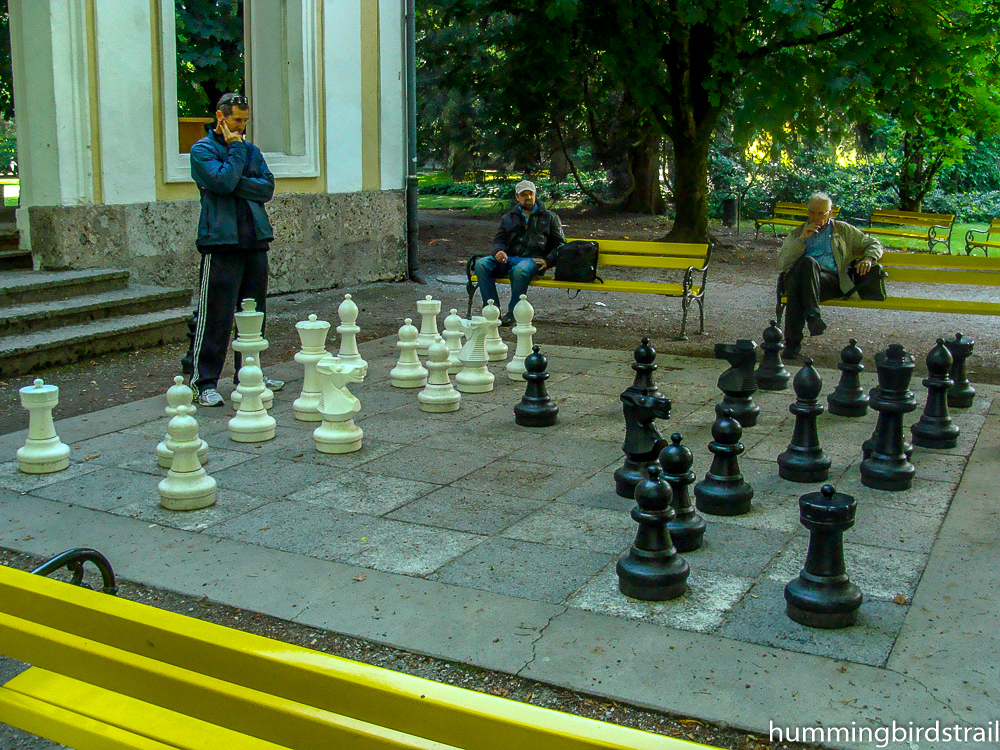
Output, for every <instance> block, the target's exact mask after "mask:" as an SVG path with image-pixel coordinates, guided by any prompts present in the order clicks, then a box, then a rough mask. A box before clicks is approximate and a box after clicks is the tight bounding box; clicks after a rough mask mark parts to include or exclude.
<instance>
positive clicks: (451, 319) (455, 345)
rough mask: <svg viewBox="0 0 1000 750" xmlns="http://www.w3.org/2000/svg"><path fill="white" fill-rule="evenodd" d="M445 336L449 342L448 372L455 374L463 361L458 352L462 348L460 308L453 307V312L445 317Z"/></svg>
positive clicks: (462, 336) (446, 341) (462, 334)
mask: <svg viewBox="0 0 1000 750" xmlns="http://www.w3.org/2000/svg"><path fill="white" fill-rule="evenodd" d="M441 335H442V336H443V337H444V340H445V343H447V344H448V374H449V375H454V374H455V373H457V372H458V371H459V370H461V369H462V363H461V362H459V361H458V353H459V352H460V351H461V350H462V339H463V338H464V336H465V334H464V333H462V319H461V318H460V317H458V310H456V309H455V308H454V307H453V308H451V313H450V314H449V315H448V316H447V317H446V318H445V319H444V333H443V334H441Z"/></svg>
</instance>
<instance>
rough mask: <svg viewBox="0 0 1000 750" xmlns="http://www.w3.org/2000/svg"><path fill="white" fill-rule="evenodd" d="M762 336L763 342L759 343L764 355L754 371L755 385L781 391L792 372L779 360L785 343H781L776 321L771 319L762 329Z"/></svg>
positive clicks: (763, 388)
mask: <svg viewBox="0 0 1000 750" xmlns="http://www.w3.org/2000/svg"><path fill="white" fill-rule="evenodd" d="M763 338H764V343H763V344H761V345H760V348H761V349H762V350H763V352H764V356H763V357H762V358H761V360H760V366H759V367H758V368H757V370H756V372H754V378H755V379H756V381H757V387H758V388H760V389H761V390H762V391H783V390H785V389H786V388H787V387H788V381H790V380H791V379H792V373H790V372H789V371H788V368H786V367H785V363H784V362H782V361H781V351H782V349H784V348H785V345H784V344H783V343H782V334H781V329H780V328H778V321H776V320H772V321H771V325H770V326H768V327H767V328H765V329H764V335H763Z"/></svg>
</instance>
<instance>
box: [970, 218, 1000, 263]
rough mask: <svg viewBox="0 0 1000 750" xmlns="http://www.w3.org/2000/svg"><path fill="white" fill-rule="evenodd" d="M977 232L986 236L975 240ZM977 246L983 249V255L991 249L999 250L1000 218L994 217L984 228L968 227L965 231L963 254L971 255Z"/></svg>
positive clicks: (987, 253)
mask: <svg viewBox="0 0 1000 750" xmlns="http://www.w3.org/2000/svg"><path fill="white" fill-rule="evenodd" d="M977 234H983V235H986V236H985V237H983V238H982V239H981V240H977V239H976V235H977ZM990 238H992V239H990ZM977 248H978V249H980V250H982V251H983V255H989V254H990V250H991V249H993V250H1000V219H994V220H993V221H992V222H991V223H990V225H989V227H987V228H986V229H970V230H969V231H968V232H966V233H965V254H966V255H972V251H973V250H975V249H977Z"/></svg>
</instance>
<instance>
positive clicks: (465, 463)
mask: <svg viewBox="0 0 1000 750" xmlns="http://www.w3.org/2000/svg"><path fill="white" fill-rule="evenodd" d="M488 464H490V465H493V466H495V465H496V464H491V459H490V458H489V457H484V456H474V455H470V454H468V453H457V452H454V451H446V450H428V449H427V448H426V447H425V446H423V445H408V446H406V447H404V448H400V449H399V450H398V451H396V452H394V453H391V454H389V455H388V456H384V457H382V458H376V459H375V460H374V461H369V462H368V463H366V464H365V465H364V466H365V471H367V472H368V473H370V474H377V475H380V476H390V477H399V478H401V479H414V480H416V481H422V482H431V483H433V484H450V483H451V482H454V481H455V480H456V479H461V478H463V477H466V476H467V475H478V474H480V472H481V471H483V467H484V466H487V465H488Z"/></svg>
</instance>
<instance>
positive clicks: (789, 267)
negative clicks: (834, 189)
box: [778, 193, 882, 357]
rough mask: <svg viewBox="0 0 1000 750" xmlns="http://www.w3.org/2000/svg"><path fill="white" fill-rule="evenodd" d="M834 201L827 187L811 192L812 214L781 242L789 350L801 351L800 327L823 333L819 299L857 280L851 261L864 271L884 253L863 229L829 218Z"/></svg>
mask: <svg viewBox="0 0 1000 750" xmlns="http://www.w3.org/2000/svg"><path fill="white" fill-rule="evenodd" d="M832 213H833V201H832V200H830V196H828V195H827V194H826V193H813V194H812V196H810V198H809V217H808V219H807V220H806V223H805V224H803V225H802V226H800V227H796V228H795V229H793V230H792V231H791V232H789V233H788V236H787V237H785V241H784V242H783V243H782V245H781V254H780V256H779V257H778V263H779V265H780V266H781V270H782V272H783V273H784V274H785V296H786V297H787V298H788V303H787V306H786V308H785V309H786V311H787V315H786V318H785V356H786V357H797V356H798V355H799V352H800V351H801V350H802V329H803V326H807V327H808V328H809V335H810V336H819V335H820V334H821V333H823V331H825V330H826V323H825V322H824V321H823V316H822V315H820V312H819V303H820V302H822V301H824V300H828V299H834V298H836V297H841V296H843V295H844V294H845V293H846V292H849V291H850V290H851V289H852V287H853V286H854V283H853V282H852V281H851V278H850V276H849V274H848V269H849V268H850V266H851V263H852V261H857V265H856V266H855V271H856V272H857V274H859V275H862V276H863V275H864V274H866V273H868V271H870V270H871V267H872V264H873V263H874V262H876V261H877V260H878V259H879V258H881V257H882V246H881V245H880V244H879V241H878V240H876V239H875V238H873V237H869V236H868V235H867V234H865V233H864V232H862V231H861V230H860V229H857V228H856V227H853V226H851V225H850V224H847V223H846V222H843V221H835V220H834V219H832V218H831V214H832Z"/></svg>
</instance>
